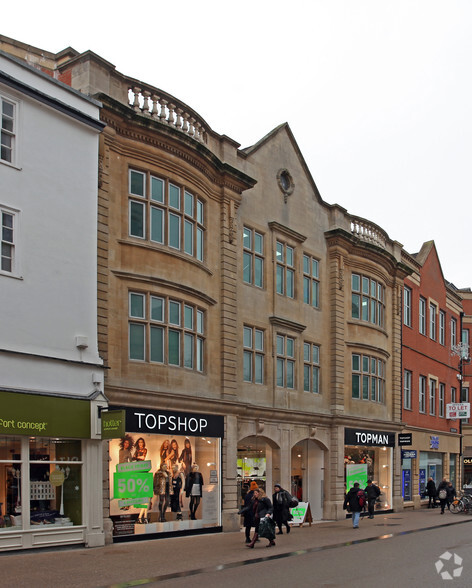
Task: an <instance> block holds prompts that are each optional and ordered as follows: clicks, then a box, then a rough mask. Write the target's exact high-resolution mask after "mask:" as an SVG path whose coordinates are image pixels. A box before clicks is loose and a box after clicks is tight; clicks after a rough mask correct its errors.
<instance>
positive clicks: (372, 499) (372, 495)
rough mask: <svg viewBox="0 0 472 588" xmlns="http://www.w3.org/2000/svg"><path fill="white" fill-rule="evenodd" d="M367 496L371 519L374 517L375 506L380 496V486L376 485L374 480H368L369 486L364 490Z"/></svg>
mask: <svg viewBox="0 0 472 588" xmlns="http://www.w3.org/2000/svg"><path fill="white" fill-rule="evenodd" d="M364 492H365V493H366V496H367V509H368V511H369V519H373V518H374V508H375V503H376V501H377V498H378V497H379V496H380V488H379V487H378V486H376V485H375V484H374V483H373V482H372V480H367V486H366V488H365V490H364Z"/></svg>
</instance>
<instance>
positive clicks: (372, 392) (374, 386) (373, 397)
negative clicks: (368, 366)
mask: <svg viewBox="0 0 472 588" xmlns="http://www.w3.org/2000/svg"><path fill="white" fill-rule="evenodd" d="M370 385H371V389H370V399H371V400H374V401H375V400H376V396H377V380H376V379H375V378H371V382H370Z"/></svg>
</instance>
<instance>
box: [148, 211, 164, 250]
mask: <svg viewBox="0 0 472 588" xmlns="http://www.w3.org/2000/svg"><path fill="white" fill-rule="evenodd" d="M151 241H155V242H156V243H163V242H164V211H163V210H161V209H160V208H156V207H155V206H152V207H151Z"/></svg>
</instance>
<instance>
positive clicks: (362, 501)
mask: <svg viewBox="0 0 472 588" xmlns="http://www.w3.org/2000/svg"><path fill="white" fill-rule="evenodd" d="M357 502H358V503H359V507H360V508H364V506H365V492H364V490H359V491H358V493H357Z"/></svg>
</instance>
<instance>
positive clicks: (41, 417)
mask: <svg viewBox="0 0 472 588" xmlns="http://www.w3.org/2000/svg"><path fill="white" fill-rule="evenodd" d="M0 435H32V436H34V437H70V438H72V439H90V401H89V400H76V399H71V398H63V397H61V396H41V395H39V394H17V393H14V392H3V391H0Z"/></svg>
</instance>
